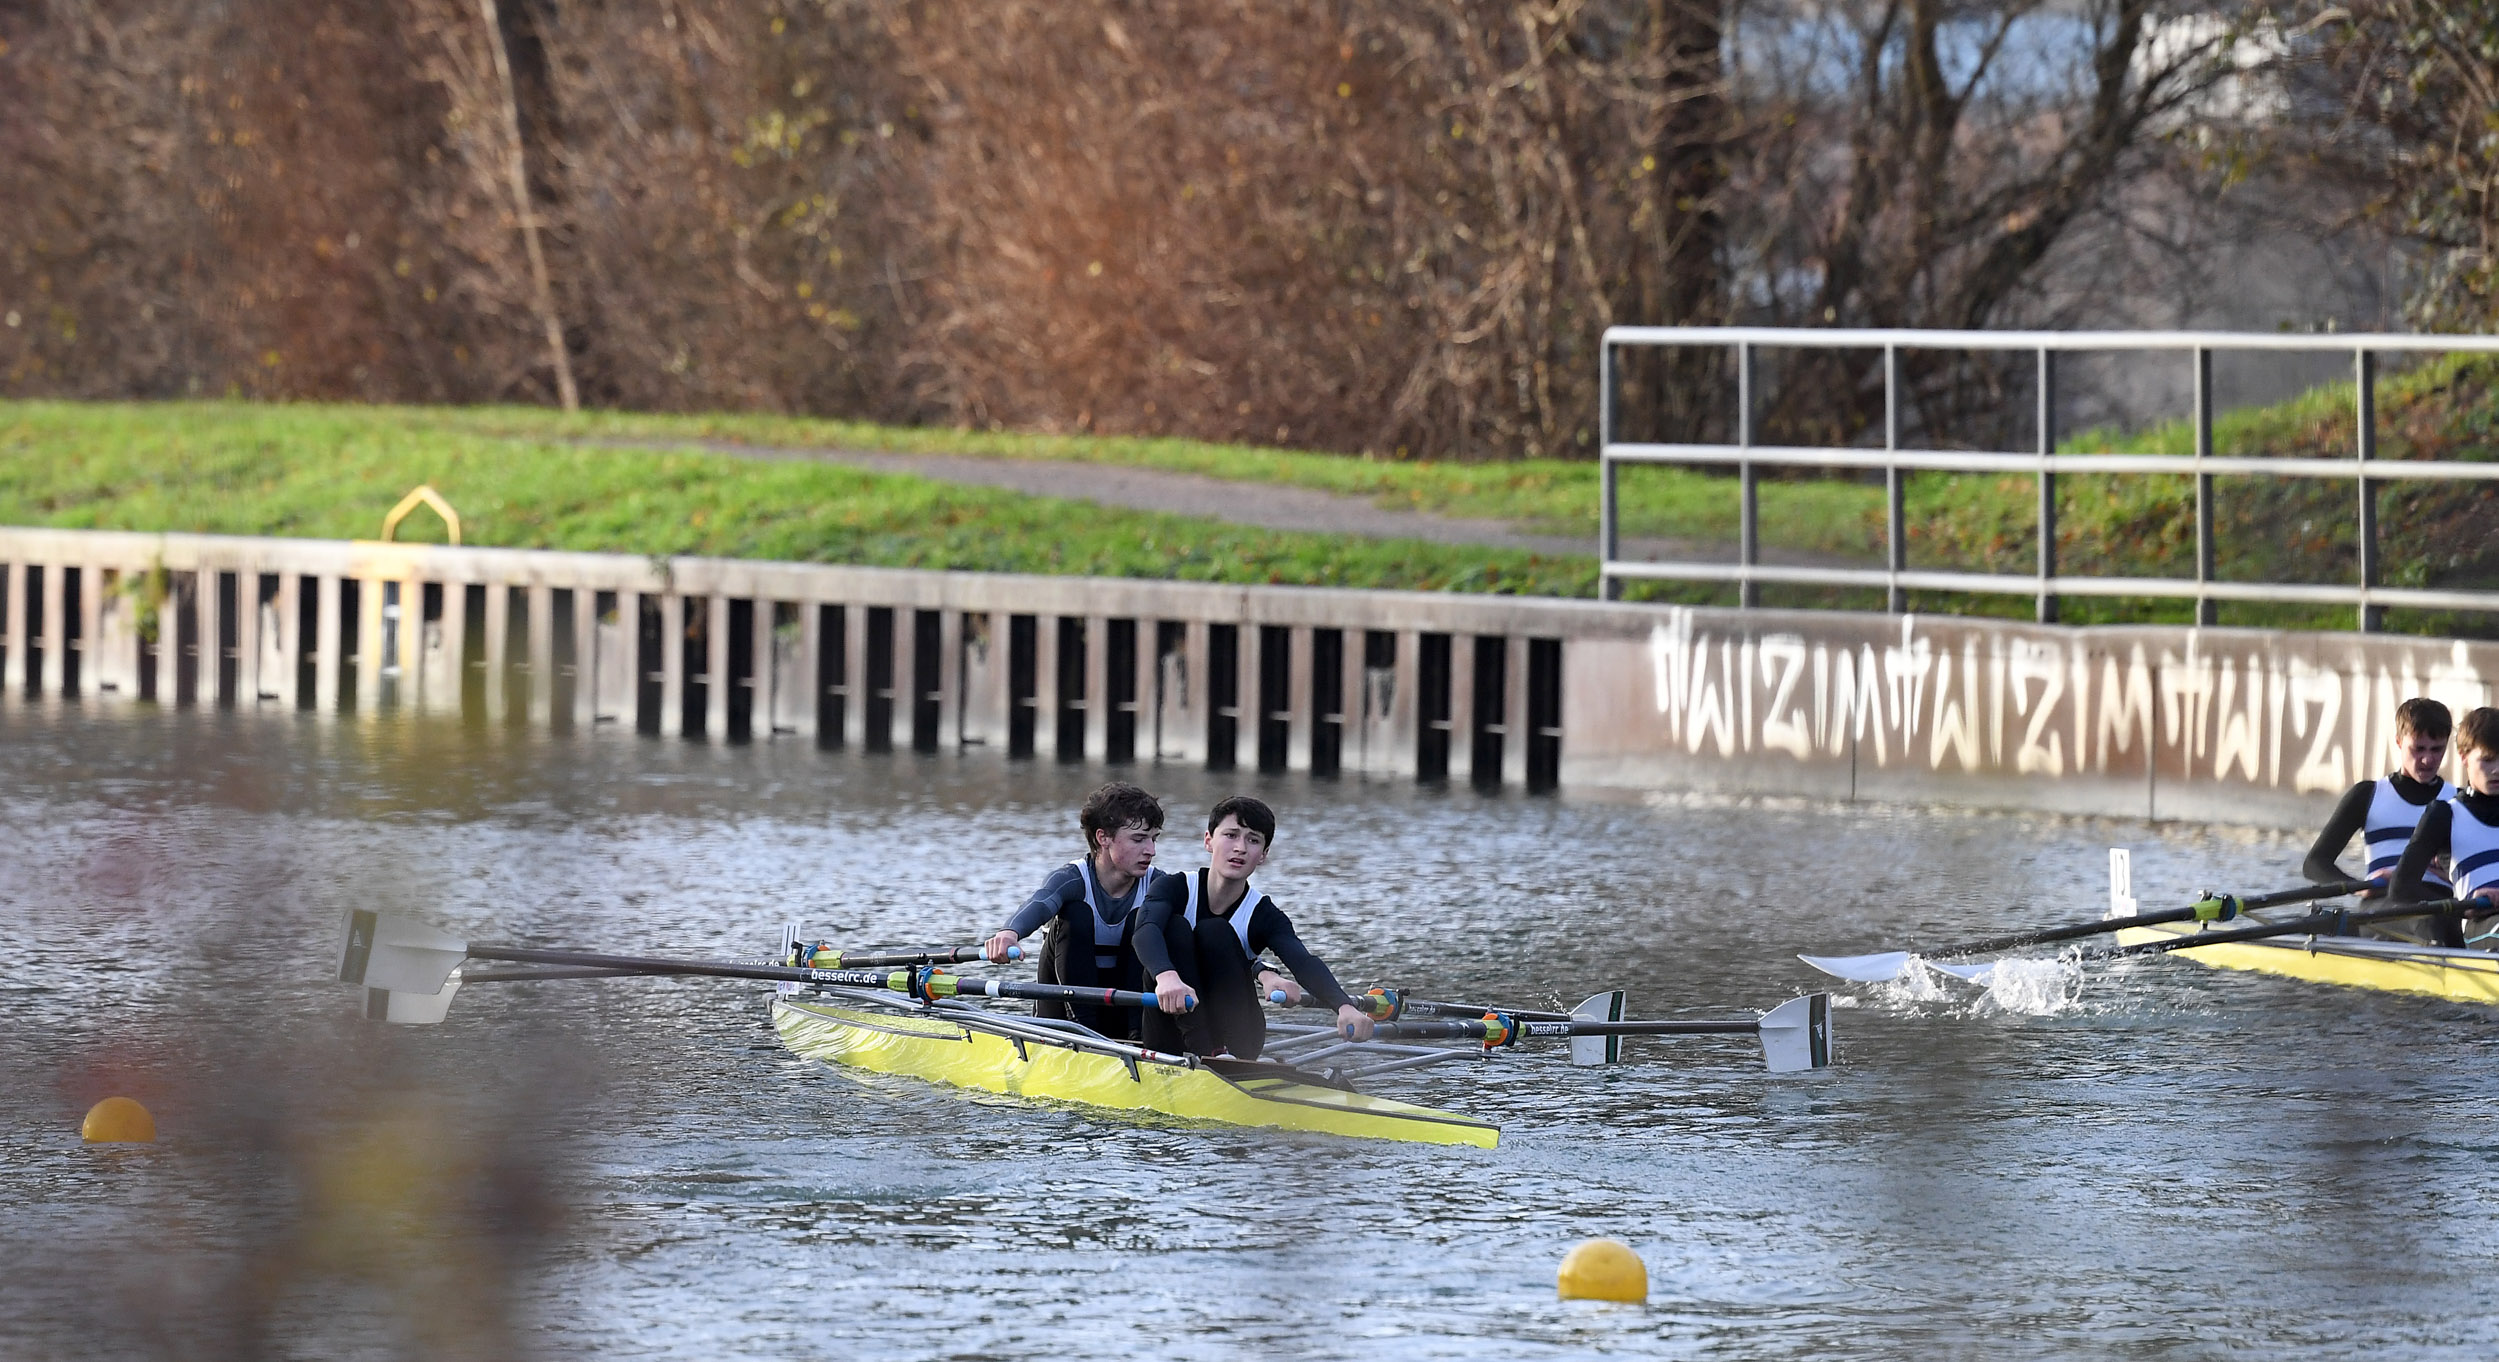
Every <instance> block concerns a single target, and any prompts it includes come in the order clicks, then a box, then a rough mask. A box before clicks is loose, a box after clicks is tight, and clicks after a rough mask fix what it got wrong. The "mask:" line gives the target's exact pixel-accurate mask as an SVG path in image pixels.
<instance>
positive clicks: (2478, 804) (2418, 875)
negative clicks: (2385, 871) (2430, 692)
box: [2394, 705, 2499, 947]
mask: <svg viewBox="0 0 2499 1362" xmlns="http://www.w3.org/2000/svg"><path fill="white" fill-rule="evenodd" d="M2456 759H2457V761H2456V764H2457V765H2459V766H2461V767H2462V768H2464V785H2465V788H2464V790H2463V791H2462V792H2461V793H2459V794H2458V795H2456V797H2455V798H2453V799H2445V800H2440V801H2439V802H2438V803H2436V804H2432V805H2431V806H2430V807H2429V808H2428V809H2427V810H2426V811H2424V812H2423V813H2422V815H2421V825H2420V826H2419V827H2417V828H2415V829H2413V832H2412V841H2411V842H2410V843H2409V844H2408V845H2406V846H2405V847H2404V854H2403V858H2402V859H2401V860H2400V861H2398V862H2396V865H2395V884H2394V892H2395V899H2396V901H2397V902H2419V901H2421V900H2425V899H2443V898H2449V897H2454V898H2459V899H2471V900H2478V901H2479V902H2480V904H2481V907H2480V908H2479V909H2478V910H2474V911H2471V912H2470V914H2469V915H2468V916H2467V917H2466V918H2465V920H2464V923H2462V924H2459V923H2458V922H2457V921H2456V919H2454V918H2452V917H2448V916H2445V915H2443V914H2442V915H2441V916H2439V917H2438V918H2436V919H2435V921H2436V922H2437V924H2438V944H2439V945H2442V946H2451V947H2453V946H2462V945H2464V943H2465V935H2466V930H2465V929H2466V927H2467V926H2470V927H2473V928H2475V929H2476V933H2475V934H2476V935H2479V934H2480V932H2481V931H2482V930H2486V929H2487V924H2488V923H2489V920H2490V916H2491V915H2492V914H2494V913H2499V709H2492V708H2490V707H2489V706H2487V705H2485V706H2483V707H2482V708H2480V709H2475V710H2469V711H2467V712H2466V714H2465V716H2464V722H2462V723H2460V724H2457V725H2456ZM2441 856H2444V857H2446V858H2447V865H2448V870H2449V873H2450V874H2451V875H2452V876H2453V878H2454V880H2455V883H2454V885H2453V887H2452V888H2451V887H2450V886H2449V885H2448V884H2447V883H2446V881H2444V880H2442V879H2439V878H2438V877H2436V876H2433V875H2432V874H2430V866H2431V865H2432V864H2433V863H2434V862H2435V861H2436V860H2437V859H2438V858H2439V857H2441Z"/></svg>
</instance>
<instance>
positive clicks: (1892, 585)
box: [1883, 345, 1909, 615]
mask: <svg viewBox="0 0 2499 1362" xmlns="http://www.w3.org/2000/svg"><path fill="white" fill-rule="evenodd" d="M1883 453H1884V454H1885V455H1886V456H1897V455H1898V454H1899V453H1900V347H1899V346H1897V345H1886V346H1884V347H1883ZM1883 501H1884V519H1883V551H1884V557H1885V559H1886V560H1887V561H1886V563H1885V568H1884V571H1885V576H1886V578H1887V580H1886V581H1885V582H1884V584H1883V594H1884V605H1883V608H1884V609H1886V610H1889V611H1890V612H1891V613H1893V614H1895V615H1900V614H1906V613H1908V610H1909V593H1908V591H1907V590H1906V589H1905V588H1903V587H1902V586H1901V584H1900V574H1902V573H1904V572H1907V571H1908V570H1909V496H1908V479H1907V477H1906V476H1904V475H1903V473H1902V472H1901V467H1900V465H1899V464H1898V463H1897V462H1894V461H1892V459H1891V458H1889V457H1887V458H1886V460H1885V461H1884V464H1883Z"/></svg>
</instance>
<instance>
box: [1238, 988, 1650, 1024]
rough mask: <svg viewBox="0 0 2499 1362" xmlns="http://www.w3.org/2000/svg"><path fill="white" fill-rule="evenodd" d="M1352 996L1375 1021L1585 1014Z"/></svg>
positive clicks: (1307, 1001)
mask: <svg viewBox="0 0 2499 1362" xmlns="http://www.w3.org/2000/svg"><path fill="white" fill-rule="evenodd" d="M1286 996H1287V995H1286V994H1285V992H1284V990H1283V989H1280V988H1279V989H1273V990H1270V991H1269V992H1268V994H1267V1001H1268V1002H1271V1003H1284V1002H1285V1001H1286ZM1620 996H1621V995H1620V994H1619V993H1616V994H1603V993H1600V994H1598V995H1597V997H1595V998H1591V999H1589V1000H1588V1002H1586V1003H1581V1004H1580V1007H1581V1008H1583V1009H1584V1008H1586V1007H1588V1006H1589V1004H1591V1003H1595V1002H1596V1001H1598V1000H1599V999H1602V998H1607V997H1620ZM1353 999H1354V1006H1356V1007H1358V1008H1360V1009H1362V1011H1363V1013H1364V1015H1366V1016H1369V1017H1371V1018H1372V1019H1373V1020H1375V1021H1396V1020H1397V1019H1398V1018H1400V1017H1480V1016H1483V1015H1484V1014H1485V1013H1487V1012H1499V1013H1502V1014H1504V1015H1507V1016H1512V1017H1518V1018H1521V1019H1523V1020H1527V1021H1569V1020H1570V1019H1571V1018H1573V1017H1578V1016H1586V1015H1588V1014H1587V1013H1586V1012H1584V1011H1581V1012H1538V1011H1535V1010H1533V1009H1530V1008H1524V1007H1502V1006H1499V1005H1498V1004H1494V1003H1444V1002H1435V1001H1433V1000H1432V999H1430V998H1413V997H1408V996H1407V995H1406V992H1405V990H1403V989H1395V988H1375V989H1372V990H1370V991H1368V992H1365V993H1357V994H1355V995H1353ZM1289 1005H1290V1006H1293V1007H1317V1008H1326V1007H1327V1004H1325V1003H1322V1002H1320V1001H1318V1000H1317V999H1315V998H1313V997H1311V996H1310V995H1309V994H1308V993H1304V994H1303V995H1302V999H1301V1001H1300V1002H1298V1003H1291V1004H1289ZM1328 1010H1330V1011H1333V1010H1334V1009H1332V1008H1331V1009H1328ZM1618 1015H1619V1014H1618Z"/></svg>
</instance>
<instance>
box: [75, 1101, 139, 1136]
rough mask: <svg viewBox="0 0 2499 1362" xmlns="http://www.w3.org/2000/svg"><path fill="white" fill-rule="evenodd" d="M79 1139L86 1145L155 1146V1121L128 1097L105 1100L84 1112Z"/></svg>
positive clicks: (79, 1125)
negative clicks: (85, 1117) (85, 1113)
mask: <svg viewBox="0 0 2499 1362" xmlns="http://www.w3.org/2000/svg"><path fill="white" fill-rule="evenodd" d="M78 1138H80V1139H82V1140H85V1141H86V1142H87V1143H89V1144H154V1143H156V1118H155V1117H153V1116H150V1115H148V1109H147V1108H146V1107H143V1106H140V1105H139V1104H138V1103H136V1102H133V1101H131V1100H130V1099H129V1098H127V1097H107V1098H105V1099H104V1100H103V1101H101V1102H98V1103H96V1104H95V1105H94V1106H92V1107H89V1108H87V1119H86V1120H84V1121H81V1122H79V1123H78Z"/></svg>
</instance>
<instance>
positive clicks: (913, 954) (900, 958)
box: [807, 946, 1024, 969]
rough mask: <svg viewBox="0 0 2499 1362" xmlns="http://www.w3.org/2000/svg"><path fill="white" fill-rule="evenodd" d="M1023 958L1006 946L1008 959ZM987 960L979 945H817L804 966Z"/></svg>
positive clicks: (862, 966)
mask: <svg viewBox="0 0 2499 1362" xmlns="http://www.w3.org/2000/svg"><path fill="white" fill-rule="evenodd" d="M1023 957H1024V948H1023V947H1021V946H1011V947H1008V953H1007V958H1008V959H1010V960H1020V959H1022V958H1023ZM988 958H989V956H988V954H987V951H986V949H985V948H984V947H980V946H946V947H942V948H940V947H932V948H930V949H928V950H924V951H884V952H859V951H837V950H835V949H833V948H832V947H830V946H818V947H816V948H815V952H814V955H813V956H812V957H811V958H810V959H809V960H808V962H807V963H808V965H809V966H810V967H811V968H814V969H867V968H871V967H874V966H882V965H961V964H968V963H972V962H976V961H986V960H988Z"/></svg>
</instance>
